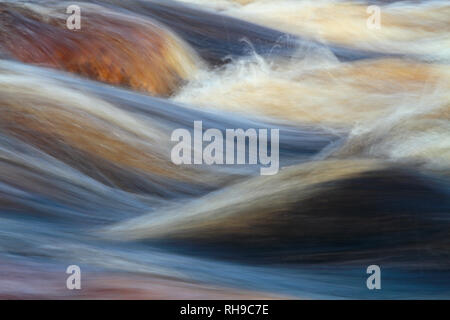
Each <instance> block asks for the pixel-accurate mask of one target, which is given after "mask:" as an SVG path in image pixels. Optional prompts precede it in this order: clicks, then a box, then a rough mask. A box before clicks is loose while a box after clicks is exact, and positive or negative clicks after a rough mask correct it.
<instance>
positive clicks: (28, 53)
mask: <svg viewBox="0 0 450 320" xmlns="http://www.w3.org/2000/svg"><path fill="white" fill-rule="evenodd" d="M68 16H69V15H67V14H65V7H64V8H63V7H59V8H58V7H57V8H56V9H54V8H52V9H48V8H39V10H37V9H35V7H33V10H32V9H30V8H28V7H22V6H18V5H14V4H5V3H2V4H0V52H3V54H6V55H9V56H11V57H12V58H15V59H17V60H20V61H22V62H25V63H33V64H39V65H44V66H48V67H52V68H57V69H61V70H65V71H69V72H73V73H77V74H79V75H81V76H85V77H89V78H91V79H93V80H98V81H102V82H106V83H110V84H113V85H119V86H124V87H128V88H131V89H134V90H138V91H144V92H148V93H150V94H154V95H161V96H167V95H170V94H171V93H172V92H173V91H174V90H175V89H176V88H177V86H178V85H179V84H180V82H182V81H183V80H185V79H187V78H188V77H189V76H190V75H191V74H192V73H193V71H194V70H195V62H196V59H197V58H196V55H195V53H194V52H193V51H192V50H190V48H189V47H188V46H187V45H185V44H184V43H183V42H182V41H181V40H179V39H177V38H176V36H174V35H173V34H172V33H171V32H169V31H168V30H166V29H164V28H163V27H162V26H159V25H157V24H155V23H153V22H152V21H150V20H148V19H146V20H142V19H140V18H137V17H134V16H133V17H131V16H127V15H124V14H119V13H116V12H111V11H109V10H107V9H105V8H103V7H98V6H92V5H86V6H83V7H82V12H81V29H80V30H69V29H68V28H67V26H66V19H67V17H68Z"/></svg>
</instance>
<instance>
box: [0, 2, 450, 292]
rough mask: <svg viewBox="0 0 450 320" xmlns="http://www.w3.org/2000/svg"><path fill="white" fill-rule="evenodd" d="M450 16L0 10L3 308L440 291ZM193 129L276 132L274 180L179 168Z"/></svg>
mask: <svg viewBox="0 0 450 320" xmlns="http://www.w3.org/2000/svg"><path fill="white" fill-rule="evenodd" d="M73 4H76V5H78V6H79V7H80V8H81V29H79V30H70V29H68V28H67V25H66V19H67V17H68V16H69V14H67V13H66V8H67V7H68V6H69V5H73ZM370 5H376V6H378V8H380V13H381V21H380V28H379V29H371V28H368V26H367V25H366V21H367V19H368V17H369V15H370V14H368V13H367V10H366V9H367V7H368V6H370ZM449 16H450V4H449V3H448V1H410V2H407V1H369V2H366V1H332V0H322V1H307V0H280V1H278V0H245V1H244V0H240V1H239V0H182V1H181V0H180V1H151V0H128V1H122V0H120V1H119V0H117V1H116V0H93V1H77V2H64V1H51V0H36V1H0V298H139V299H141V298H142V299H151V298H159V299H161V298H162V299H180V298H182V299H184V298H190V299H196V298H201V299H205V298H237V299H240V298H244V299H248V298H306V299H309V298H338V299H340V298H364V299H365V298H367V299H377V298H394V299H395V298H415V299H416V298H425V299H426V298H449V297H450V135H449V132H450V90H449V89H450V81H449V80H450V67H449V61H450V20H449ZM194 121H202V123H203V128H205V129H206V128H215V129H218V130H219V131H220V132H225V131H226V130H227V129H237V128H242V129H244V130H246V129H250V128H266V129H279V135H280V136H279V161H280V164H279V165H280V170H279V172H278V173H277V174H275V175H270V176H264V175H260V170H259V169H260V168H259V166H258V165H223V166H221V165H211V166H210V165H206V164H198V165H176V164H174V163H173V162H172V160H171V150H172V148H173V146H174V144H175V143H174V142H172V141H171V134H172V132H173V131H174V130H175V129H179V128H184V129H187V130H192V128H193V125H194ZM193 151H194V153H195V152H196V151H195V150H193ZM248 152H249V151H248ZM69 265H78V266H79V267H80V268H81V270H82V280H81V283H82V290H68V289H67V288H66V279H67V277H68V274H66V268H67V267H68V266H69ZM370 265H379V266H380V268H381V279H382V289H381V290H374V291H373V290H368V288H367V287H366V279H367V277H368V276H369V275H368V274H367V273H366V269H367V267H368V266H370Z"/></svg>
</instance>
